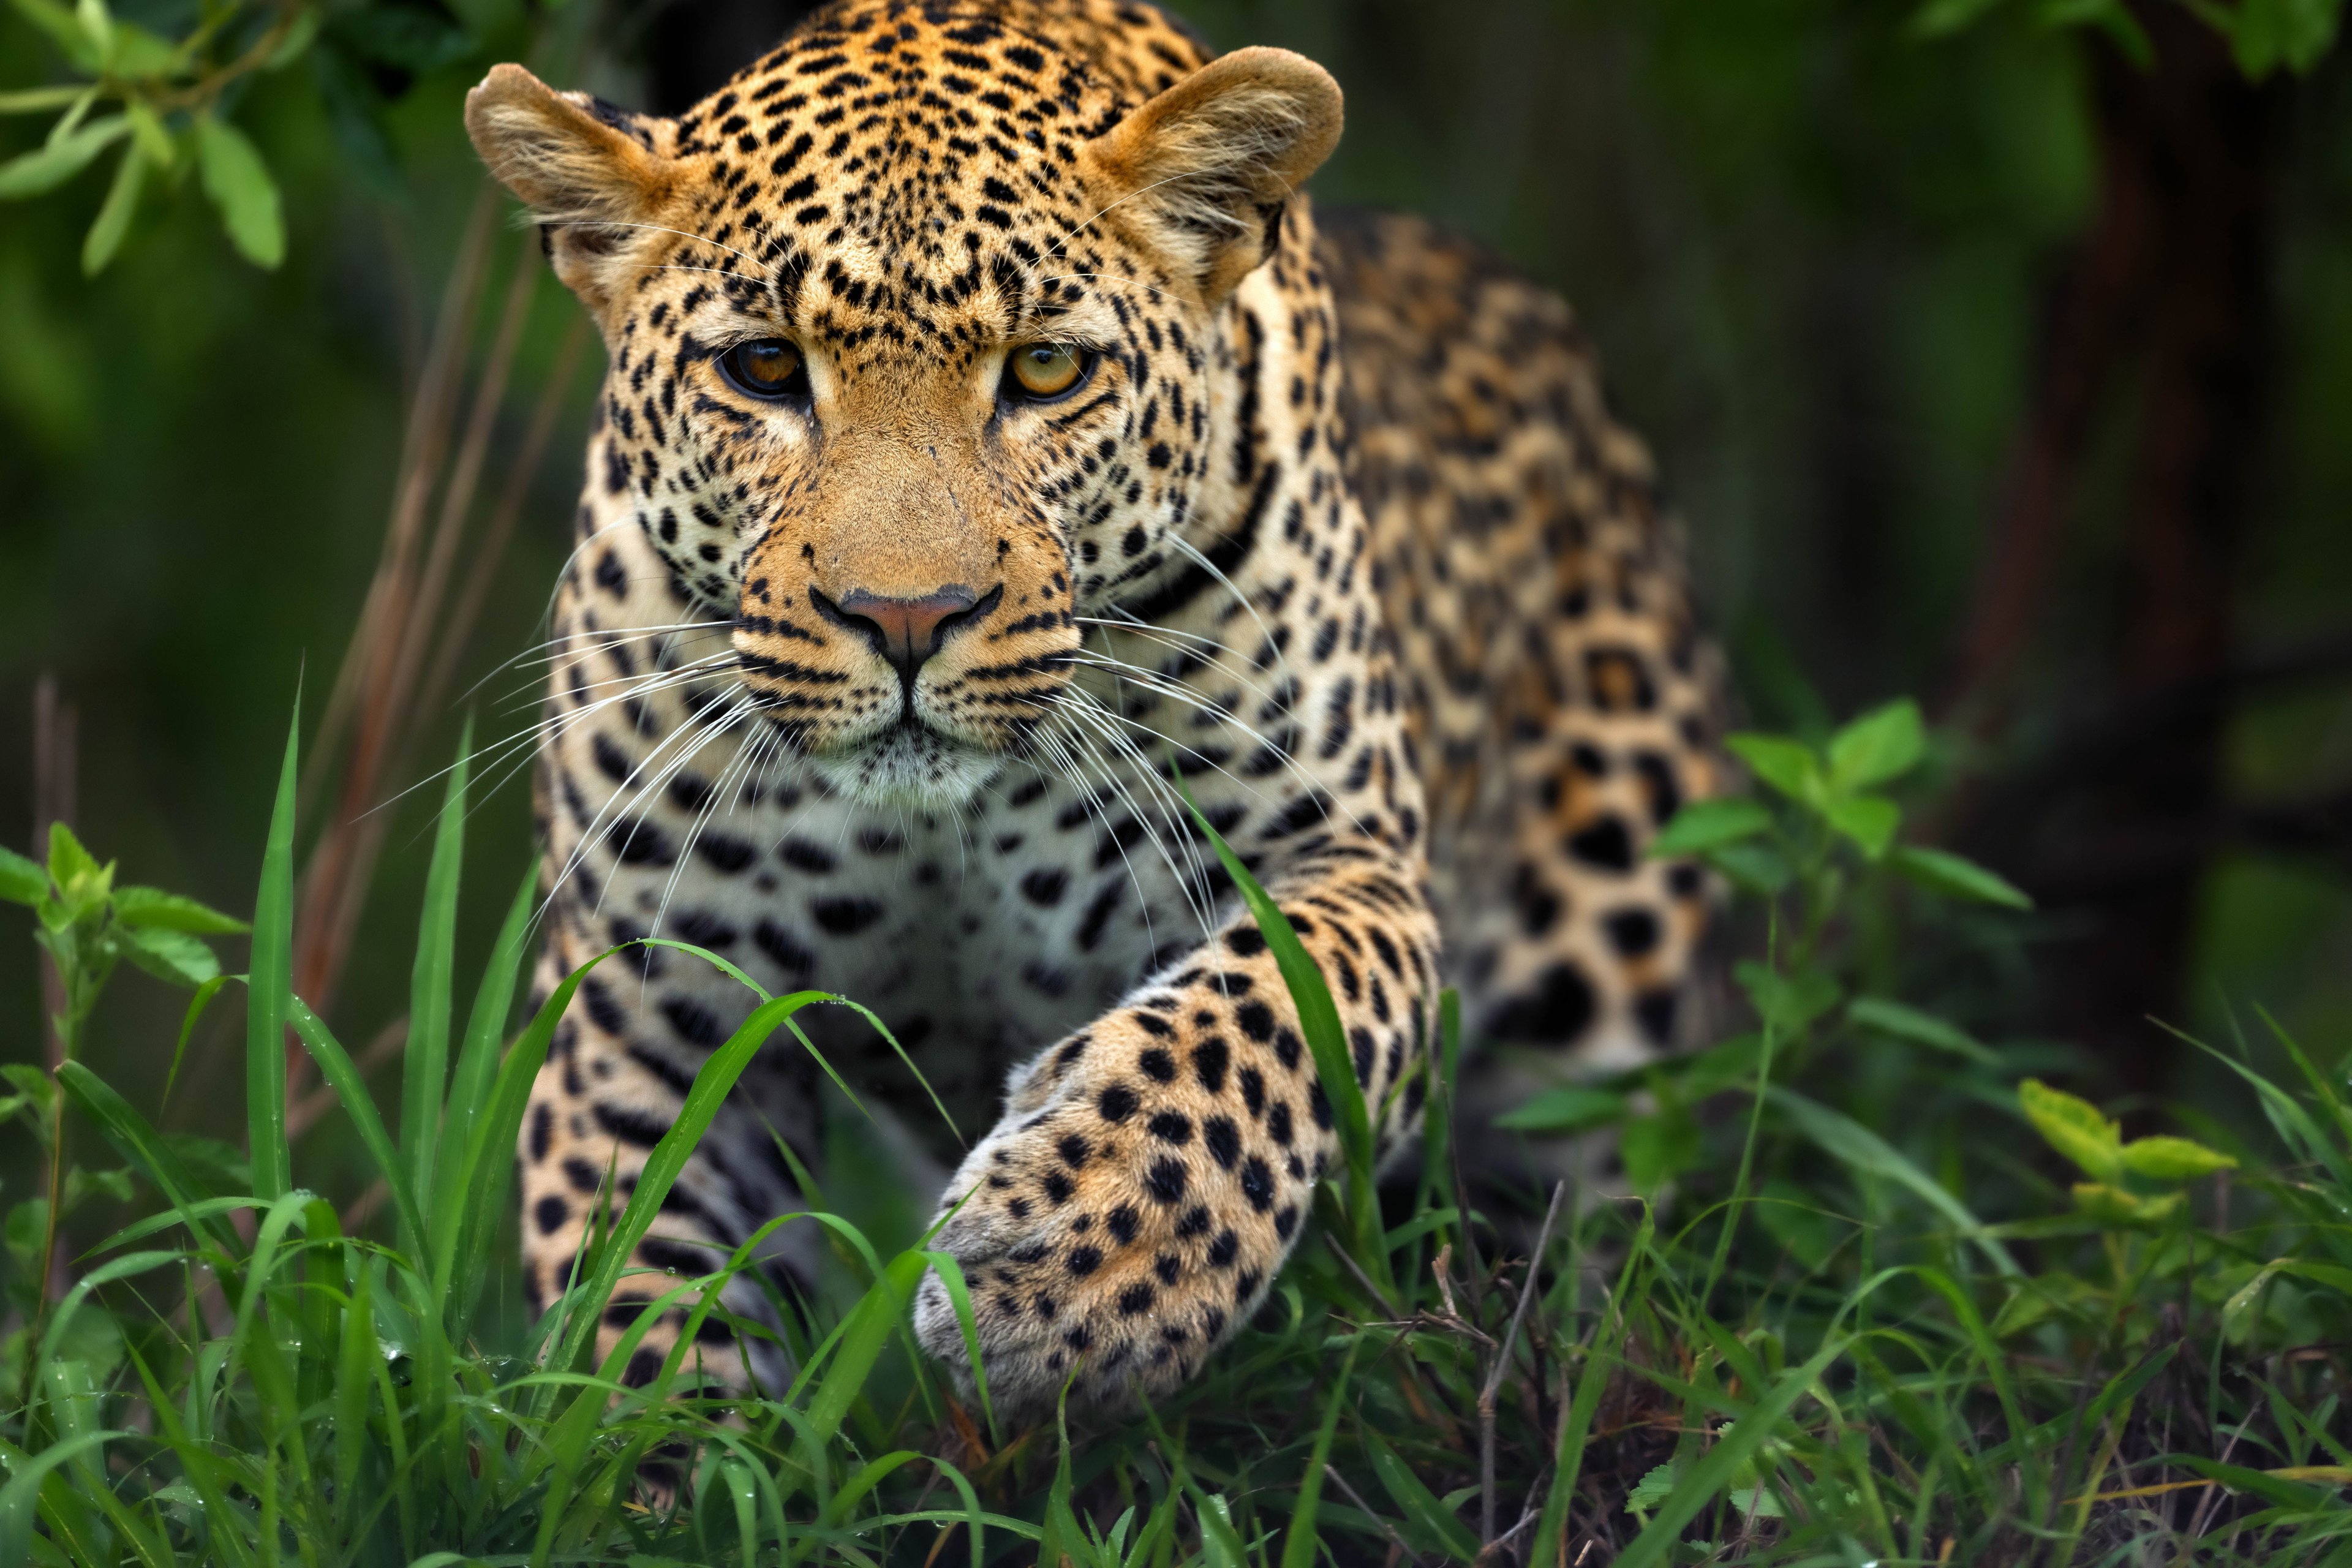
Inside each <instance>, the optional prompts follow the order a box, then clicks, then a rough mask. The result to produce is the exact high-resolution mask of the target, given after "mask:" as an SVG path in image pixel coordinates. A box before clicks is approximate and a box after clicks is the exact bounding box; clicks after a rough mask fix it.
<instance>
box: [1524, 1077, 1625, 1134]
mask: <svg viewBox="0 0 2352 1568" xmlns="http://www.w3.org/2000/svg"><path fill="white" fill-rule="evenodd" d="M1624 1114H1625V1097H1624V1096H1623V1095H1622V1094H1612V1093H1611V1092H1609V1090H1607V1089H1582V1088H1579V1087H1577V1086H1575V1085H1572V1084H1571V1085H1570V1086H1568V1087H1566V1088H1563V1089H1546V1090H1545V1091H1544V1092H1543V1093H1541V1094H1538V1095H1537V1096H1536V1097H1535V1098H1534V1099H1532V1100H1528V1102H1527V1103H1526V1104H1524V1105H1520V1106H1517V1107H1514V1108H1513V1109H1512V1110H1507V1111H1505V1112H1503V1114H1501V1115H1500V1116H1497V1117H1496V1118H1495V1125H1496V1126H1497V1127H1507V1128H1509V1129H1511V1131H1514V1132H1574V1131H1580V1130H1581V1129H1583V1128H1587V1127H1598V1126H1600V1125H1601V1123H1603V1122H1607V1121H1616V1120H1618V1119H1619V1118H1620V1117H1622V1116H1623V1115H1624Z"/></svg>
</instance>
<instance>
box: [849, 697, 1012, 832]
mask: <svg viewBox="0 0 2352 1568" xmlns="http://www.w3.org/2000/svg"><path fill="white" fill-rule="evenodd" d="M1006 761H1007V759H1006V758H1005V757H1003V755H1001V754H999V753H997V752H989V751H983V750H982V748H980V747H978V746H975V745H973V744H972V743H971V742H969V741H965V740H962V739H960V738H958V737H956V736H953V735H950V734H946V733H943V732H942V731H939V730H937V729H935V728H933V727H932V726H931V725H929V724H928V723H925V722H924V721H922V720H921V719H920V718H918V717H916V716H915V715H913V714H911V713H908V714H902V715H900V717H899V718H898V720H897V721H894V722H893V723H892V724H891V725H890V726H889V727H888V728H887V729H885V730H883V731H879V732H878V733H875V734H871V735H867V736H865V737H863V738H861V739H860V740H858V741H857V742H854V743H853V744H851V745H848V746H845V747H842V748H840V749H838V750H831V751H812V752H809V763H810V764H811V765H812V766H813V767H814V768H815V769H816V771H817V773H818V775H819V776H820V777H822V778H823V779H824V781H825V782H826V783H827V784H830V785H832V786H833V788H834V789H835V790H836V791H838V792H839V793H841V794H842V795H847V796H849V797H851V798H852V799H856V800H859V801H864V802H866V803H869V804H873V805H884V804H900V805H918V806H922V807H926V808H931V809H937V808H941V807H949V806H957V805H962V804H963V803H964V802H966V801H967V800H969V799H971V796H972V795H975V794H977V793H978V792H979V791H980V790H981V789H982V787H983V786H984V785H986V784H988V783H989V781H990V780H992V778H994V777H995V776H996V774H997V773H1000V772H1001V771H1003V767H1004V765H1005V763H1006Z"/></svg>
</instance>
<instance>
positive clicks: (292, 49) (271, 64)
mask: <svg viewBox="0 0 2352 1568" xmlns="http://www.w3.org/2000/svg"><path fill="white" fill-rule="evenodd" d="M352 14H353V15H361V16H367V15H373V12H372V11H363V12H357V13H352ZM325 23H326V10H325V7H323V6H319V5H310V6H306V7H304V8H303V9H302V10H301V11H300V12H299V13H297V14H296V16H295V17H294V20H293V23H292V24H291V25H290V26H288V27H287V29H286V31H285V33H284V35H283V36H281V37H279V38H278V47H276V48H274V49H272V50H270V51H269V58H268V60H267V61H266V62H264V64H263V65H262V69H264V70H273V71H278V70H284V69H285V68H287V67H288V66H290V65H292V64H293V63H294V62H295V61H296V60H299V59H300V58H302V57H303V55H305V54H306V53H308V52H309V51H310V46H311V45H312V44H313V43H315V42H316V41H317V40H318V37H319V29H320V27H321V26H324V25H325Z"/></svg>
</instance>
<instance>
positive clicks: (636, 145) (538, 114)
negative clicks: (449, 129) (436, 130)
mask: <svg viewBox="0 0 2352 1568" xmlns="http://www.w3.org/2000/svg"><path fill="white" fill-rule="evenodd" d="M675 132H676V127H675V125H674V124H673V123H672V122H671V121H667V120H658V119H656V118H654V117H652V116H649V115H635V114H631V113H629V112H628V111H627V110H620V109H615V108H614V107H613V106H611V105H609V104H606V103H604V102H603V101H602V100H598V99H594V98H591V97H590V96H589V95H588V94H586V93H583V92H558V91H556V90H555V89H553V88H551V87H550V86H548V85H547V84H546V83H545V82H543V81H541V80H540V79H538V78H537V77H535V76H533V75H531V74H530V72H529V71H527V70H525V69H523V68H522V67H520V66H517V65H500V66H492V67H491V68H490V74H489V75H488V76H487V77H484V78H483V79H482V82H481V85H480V86H478V87H477V88H475V89H474V90H473V91H471V92H469V93H467V95H466V133H467V135H468V136H470V137H472V138H473V141H474V151H475V152H477V153H479V154H481V159H482V162H483V163H486V164H488V166H489V171H490V173H491V174H492V175H493V176H495V177H496V178H497V179H498V181H499V183H500V184H503V185H505V186H506V187H507V189H509V190H510V191H512V192H513V193H514V194H515V195H518V196H520V197H521V198H522V201H523V205H526V206H528V207H529V208H530V211H531V216H533V217H534V218H536V219H537V220H538V221H539V222H540V223H541V224H542V225H544V226H545V233H546V235H547V241H548V256H549V258H550V259H551V260H552V261H553V263H554V265H555V274H556V276H557V277H559V278H561V279H563V282H564V284H565V286H566V287H568V288H570V289H571V290H572V292H573V293H575V294H577V295H579V296H580V298H581V299H582V300H583V301H585V302H586V303H587V304H588V305H589V306H590V307H591V308H592V309H594V308H598V307H601V306H602V305H603V304H604V303H605V302H606V301H607V300H610V299H611V298H612V297H613V296H614V293H615V292H616V291H617V289H618V288H619V285H620V284H621V282H622V280H623V279H624V277H625V274H626V272H627V270H628V267H629V262H630V258H631V255H632V253H633V252H634V251H635V250H636V249H637V248H638V247H640V246H641V245H643V244H644V243H646V241H647V240H648V239H650V237H651V236H652V233H653V231H654V229H655V228H656V227H658V226H659V225H660V220H661V216H662V213H663V210H664V209H665V207H666V206H667V205H668V202H669V197H670V194H671V191H672V190H673V188H674V184H673V165H672V163H671V161H670V159H669V158H668V156H667V150H668V148H669V147H671V146H672V145H674V144H675V141H676V136H675Z"/></svg>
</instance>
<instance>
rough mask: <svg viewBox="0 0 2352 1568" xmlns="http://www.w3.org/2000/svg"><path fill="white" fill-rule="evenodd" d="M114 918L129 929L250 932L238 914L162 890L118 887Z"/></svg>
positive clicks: (207, 933)
mask: <svg viewBox="0 0 2352 1568" xmlns="http://www.w3.org/2000/svg"><path fill="white" fill-rule="evenodd" d="M114 918H115V919H116V920H118V921H121V922H122V923H123V924H124V925H127V926H160V927H162V928H163V930H165V931H194V932H195V933H196V934H198V935H200V936H233V935H235V934H236V932H238V931H247V930H250V929H251V928H250V927H248V926H247V924H246V923H245V922H244V921H241V920H238V919H237V918H236V916H235V915H225V914H223V913H221V912H220V911H219V910H215V909H213V908H210V907H209V906H207V905H205V904H200V903H198V902H196V900H194V899H184V898H182V897H181V896H180V895H179V894H177V893H167V892H165V891H163V889H161V888H140V887H130V888H117V889H114Z"/></svg>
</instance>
